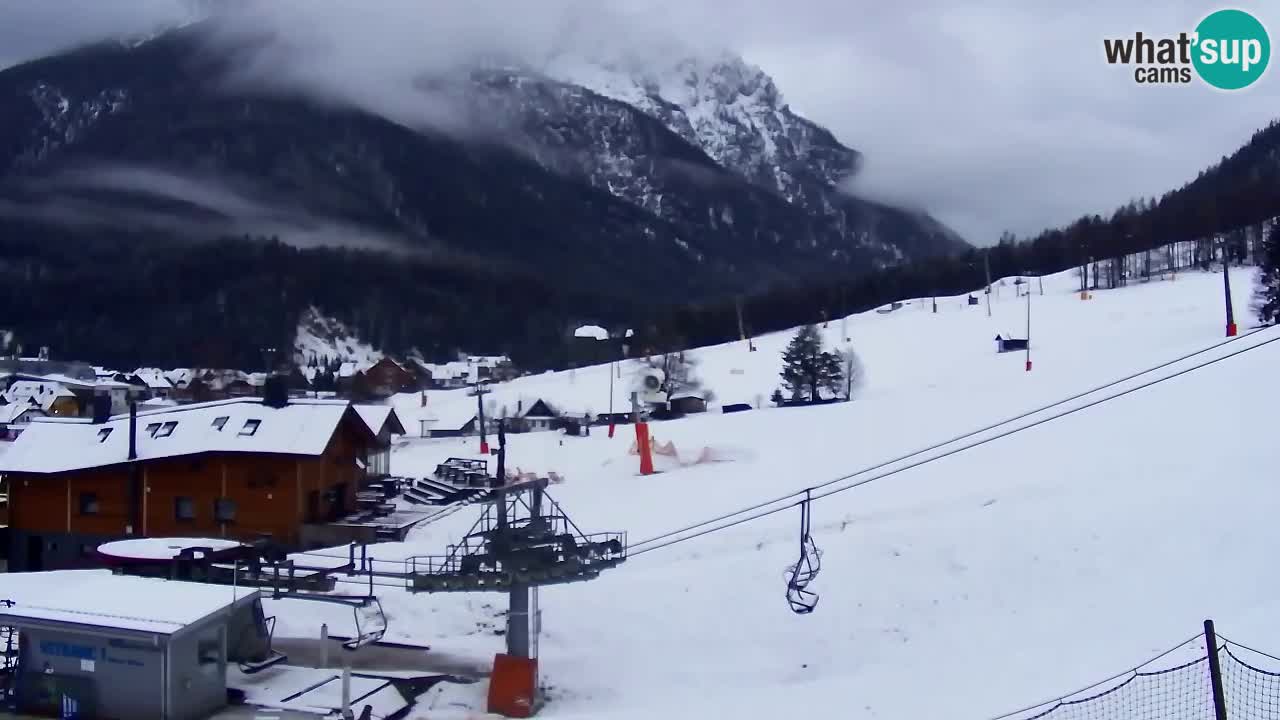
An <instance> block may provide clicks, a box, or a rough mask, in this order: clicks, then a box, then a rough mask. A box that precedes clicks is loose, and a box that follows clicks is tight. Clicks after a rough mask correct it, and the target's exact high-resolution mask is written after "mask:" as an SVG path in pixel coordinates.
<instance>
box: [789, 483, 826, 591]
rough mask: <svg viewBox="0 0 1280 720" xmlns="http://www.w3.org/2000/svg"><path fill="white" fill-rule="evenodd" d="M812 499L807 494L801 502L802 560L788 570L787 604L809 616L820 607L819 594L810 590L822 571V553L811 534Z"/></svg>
mask: <svg viewBox="0 0 1280 720" xmlns="http://www.w3.org/2000/svg"><path fill="white" fill-rule="evenodd" d="M810 503H811V499H810V497H809V493H808V492H806V493H805V499H804V500H802V501H800V558H799V559H798V560H796V562H795V564H794V565H792V566H790V567H789V568H787V575H788V577H787V604H788V605H790V606H791V611H792V612H794V613H796V614H797V615H808V614H809V613H811V612H813V611H814V609H815V608H816V607H818V594H817V593H815V592H813V591H811V590H809V584H810V583H812V582H813V579H814V578H815V577H817V576H818V571H819V570H821V569H822V551H821V550H819V549H818V546H817V545H816V544H815V543H814V542H813V537H812V536H811V535H810V534H809V529H810V522H811V518H810V513H809V506H810Z"/></svg>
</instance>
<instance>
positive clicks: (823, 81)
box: [0, 0, 1280, 244]
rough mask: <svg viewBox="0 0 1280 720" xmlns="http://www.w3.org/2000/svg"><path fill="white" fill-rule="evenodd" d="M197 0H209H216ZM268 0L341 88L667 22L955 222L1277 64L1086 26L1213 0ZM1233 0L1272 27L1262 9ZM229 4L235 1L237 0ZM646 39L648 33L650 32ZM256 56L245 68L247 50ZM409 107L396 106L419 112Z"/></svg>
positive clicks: (123, 22) (30, 27)
mask: <svg viewBox="0 0 1280 720" xmlns="http://www.w3.org/2000/svg"><path fill="white" fill-rule="evenodd" d="M203 4H205V3H202V2H200V0H0V67H3V66H6V65H9V64H12V63H15V62H20V61H22V60H25V59H28V58H32V57H38V56H40V55H43V54H46V53H49V52H52V51H54V50H57V49H59V48H61V47H64V46H67V45H70V44H74V43H77V42H82V41H86V40H90V39H94V38H97V37H101V36H105V35H113V34H122V33H141V32H147V31H150V30H152V29H154V28H155V27H156V26H158V25H162V24H165V23H172V22H175V21H179V20H182V19H184V18H186V17H189V15H190V12H191V8H192V7H198V6H200V5H203ZM213 4H217V0H214V3H213ZM232 4H235V5H250V6H254V5H255V2H254V0H232ZM615 4H616V5H619V6H625V7H626V11H625V12H626V13H627V15H626V16H625V18H624V19H620V18H619V16H618V15H617V14H616V13H613V12H611V11H610V12H606V11H602V10H601V9H600V7H601V5H604V3H600V2H598V0H593V1H592V2H583V1H581V0H542V1H541V2H525V1H524V0H359V1H357V0H351V1H350V2H346V3H343V2H337V0H271V2H269V3H256V6H257V9H256V11H255V12H254V14H252V15H248V16H242V17H247V18H249V19H243V20H241V22H242V24H246V25H253V26H259V25H268V26H275V27H281V26H285V27H288V28H290V29H291V31H292V32H294V33H296V34H297V36H298V37H301V38H304V39H305V40H306V41H308V42H311V43H313V44H315V45H316V46H322V47H324V49H325V55H324V56H323V57H324V60H325V62H320V63H316V62H310V63H307V64H306V65H305V67H306V68H308V69H309V74H308V75H306V76H303V77H295V78H294V79H296V80H298V81H299V82H303V83H315V84H325V83H339V84H342V85H343V86H344V87H345V88H346V89H347V90H348V91H349V92H356V91H357V90H359V91H363V89H364V88H368V87H372V86H373V85H374V80H376V79H383V80H385V79H386V78H388V77H398V78H408V77H410V76H411V75H412V74H413V73H414V72H416V71H417V70H418V69H419V67H420V66H424V67H425V66H435V67H439V65H440V64H441V63H450V62H457V61H461V60H463V59H465V58H466V57H469V56H470V55H471V54H493V53H499V52H508V51H509V52H511V53H512V54H513V55H515V56H517V57H519V56H522V55H526V54H529V53H542V52H546V51H547V50H548V49H549V48H554V47H557V46H559V45H561V44H564V43H566V42H571V40H570V39H568V38H571V37H572V38H577V40H578V41H581V40H582V39H584V38H586V39H591V40H593V41H594V42H595V43H597V44H600V43H602V42H603V43H604V44H606V45H608V44H619V43H626V44H629V45H631V46H632V47H633V48H634V49H637V50H638V51H644V50H647V49H648V50H652V49H657V48H661V49H658V50H657V52H659V53H667V52H669V47H670V46H669V44H667V43H666V42H665V39H666V37H665V36H667V35H670V37H671V38H674V39H676V40H678V41H680V42H685V43H693V44H696V45H700V46H705V47H708V48H710V47H714V46H725V47H729V48H732V49H734V50H737V51H739V52H741V53H742V54H743V55H744V56H745V57H746V58H747V59H748V60H749V61H751V62H753V63H756V64H758V65H760V66H761V67H762V68H764V69H765V70H766V71H767V72H769V73H770V74H771V75H772V76H773V77H774V79H775V80H776V81H777V84H778V87H779V88H780V89H781V91H782V93H783V95H784V96H785V97H786V99H787V100H788V101H789V102H790V103H791V105H792V106H793V108H794V109H796V110H797V111H799V112H800V113H802V114H804V115H806V116H808V117H809V118H811V119H813V120H815V121H817V122H819V123H821V124H823V125H826V126H827V127H829V128H830V129H831V130H832V131H833V132H834V133H835V134H836V136H837V137H838V138H840V140H841V141H843V142H844V143H845V144H847V145H850V146H851V147H854V148H856V149H858V150H860V151H862V152H863V153H864V155H865V163H866V164H865V166H864V170H863V173H862V175H861V176H860V177H859V178H858V180H857V182H856V184H855V189H856V191H858V192H861V193H864V194H867V195H872V196H876V197H881V198H886V199H890V200H893V201H895V202H898V203H902V204H910V205H913V206H917V207H920V208H923V209H925V210H928V211H929V212H931V213H933V214H934V215H935V216H936V217H938V218H940V219H942V220H943V221H944V222H947V223H948V224H950V225H951V226H952V227H954V228H955V229H957V230H958V231H960V232H961V233H962V234H963V235H964V236H965V237H966V238H967V239H969V240H970V241H971V242H975V243H978V244H986V243H989V242H992V241H994V240H995V238H996V236H998V235H999V233H1000V231H1001V230H1003V229H1010V230H1013V231H1014V232H1017V233H1018V234H1020V235H1026V234H1032V233H1035V232H1036V231H1038V230H1040V229H1042V228H1044V227H1046V226H1051V225H1061V224H1064V223H1066V222H1069V221H1070V220H1072V219H1074V218H1075V217H1077V216H1079V215H1081V214H1084V213H1088V212H1103V213H1105V212H1106V211H1108V210H1109V209H1111V208H1114V207H1115V206H1116V205H1119V204H1123V203H1125V202H1127V201H1128V200H1129V199H1131V198H1135V197H1139V196H1144V195H1145V196H1152V195H1159V194H1161V193H1162V192H1164V191H1166V190H1168V189H1171V188H1174V187H1177V186H1179V185H1181V184H1182V183H1184V182H1186V181H1188V180H1191V179H1193V178H1194V177H1195V175H1196V173H1197V172H1198V171H1199V170H1201V169H1203V168H1204V167H1206V166H1208V165H1209V164H1211V163H1213V162H1215V161H1216V160H1218V159H1219V158H1220V157H1221V156H1223V155H1225V154H1227V153H1230V152H1231V151H1233V150H1234V149H1235V148H1237V147H1238V146H1240V145H1241V144H1243V143H1244V142H1245V141H1246V140H1247V139H1248V137H1249V135H1250V134H1251V133H1252V132H1253V131H1254V130H1256V129H1257V128H1260V127H1262V126H1263V125H1265V124H1266V123H1268V122H1269V121H1270V120H1272V119H1273V118H1274V117H1276V116H1277V115H1280V102H1277V100H1280V76H1278V75H1277V73H1278V72H1280V71H1277V70H1275V69H1274V68H1273V69H1270V70H1268V73H1267V75H1266V76H1264V77H1263V79H1262V80H1261V81H1259V82H1258V83H1257V84H1256V85H1255V86H1253V87H1252V88H1250V89H1248V90H1245V91H1241V92H1236V93H1221V92H1216V91H1213V90H1210V89H1208V88H1206V87H1204V86H1202V85H1199V84H1193V85H1190V86H1177V85H1175V86H1154V87H1152V86H1140V85H1137V84H1136V83H1134V81H1133V77H1132V71H1131V70H1126V69H1124V68H1119V67H1110V66H1108V65H1106V63H1105V62H1104V61H1103V54H1102V40H1103V38H1104V37H1123V36H1125V35H1130V36H1131V35H1132V34H1133V32H1135V31H1137V30H1142V31H1144V33H1145V34H1148V35H1151V34H1170V35H1171V34H1174V33H1176V32H1178V31H1181V30H1187V31H1190V30H1192V29H1193V28H1194V26H1195V24H1196V23H1197V22H1198V21H1199V19H1200V18H1201V17H1203V16H1204V15H1205V14H1207V13H1208V12H1211V11H1212V10H1214V9H1217V8H1218V7H1220V6H1218V5H1214V4H1209V3H1206V2H1193V1H1191V0H1166V2H1163V3H1160V4H1159V8H1158V9H1155V8H1152V7H1151V6H1152V5H1153V4H1152V3H1146V2H1138V1H1137V0H1112V1H1111V2H1102V1H1095V0H1077V2H1074V3H1071V4H1066V3H1053V4H1052V5H1051V4H1049V3H1027V2H1024V1H1021V0H969V1H967V2H951V1H950V0H913V1H912V2H910V3H897V2H890V1H888V0H878V1H877V2H866V1H864V0H617V2H616V3H615ZM1232 6H1233V7H1239V8H1242V9H1245V10H1249V11H1251V12H1253V13H1254V14H1255V15H1257V16H1258V17H1259V18H1261V19H1262V21H1263V22H1264V24H1266V25H1267V26H1268V27H1269V28H1271V29H1272V31H1273V33H1274V32H1275V31H1276V30H1275V29H1276V28H1280V11H1277V10H1275V9H1271V10H1268V9H1267V8H1265V7H1264V6H1263V4H1262V3H1260V2H1255V1H1252V0H1240V1H1239V2H1235V3H1233V5H1232ZM241 12H243V11H241ZM660 40H661V41H663V42H660ZM259 70H261V68H259ZM419 109H420V108H413V107H408V108H401V110H403V111H405V112H418V111H419Z"/></svg>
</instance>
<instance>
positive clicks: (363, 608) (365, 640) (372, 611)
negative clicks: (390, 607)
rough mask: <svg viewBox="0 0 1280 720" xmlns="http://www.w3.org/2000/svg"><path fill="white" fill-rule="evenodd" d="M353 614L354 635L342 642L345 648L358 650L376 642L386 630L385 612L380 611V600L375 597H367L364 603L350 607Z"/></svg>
mask: <svg viewBox="0 0 1280 720" xmlns="http://www.w3.org/2000/svg"><path fill="white" fill-rule="evenodd" d="M352 613H353V614H354V615H355V622H356V636H355V637H353V638H351V639H350V640H348V641H346V642H344V643H342V647H344V648H346V649H347V650H358V649H360V648H362V647H364V646H365V645H369V644H371V643H375V642H378V641H379V640H381V639H382V636H383V635H385V634H386V632H387V614H386V613H385V612H383V611H382V601H380V600H378V598H376V597H371V598H368V600H367V602H366V603H365V604H364V605H358V606H356V607H355V608H353V609H352Z"/></svg>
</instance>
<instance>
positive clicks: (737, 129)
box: [545, 51, 861, 203]
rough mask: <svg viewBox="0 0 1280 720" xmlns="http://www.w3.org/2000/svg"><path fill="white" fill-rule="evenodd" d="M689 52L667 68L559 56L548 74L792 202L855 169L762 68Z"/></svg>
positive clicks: (853, 154)
mask: <svg viewBox="0 0 1280 720" xmlns="http://www.w3.org/2000/svg"><path fill="white" fill-rule="evenodd" d="M690 53H691V54H690V55H688V56H687V57H684V58H682V59H679V60H676V61H675V62H673V63H671V64H669V65H666V66H665V67H662V66H658V67H655V66H654V64H653V62H654V61H653V60H648V61H645V62H643V63H642V62H640V61H634V60H632V61H627V60H617V61H610V60H584V59H581V58H574V57H571V56H568V55H560V56H557V57H555V58H553V59H552V60H550V61H549V62H548V63H547V66H546V68H545V72H546V73H547V74H548V75H549V76H551V77H554V78H557V79H560V80H563V81H564V82H568V83H572V84H575V85H580V86H582V87H585V88H587V89H589V90H592V91H593V92H597V93H599V94H601V95H604V96H605V97H609V98H613V99H615V100H619V101H621V102H624V103H627V104H629V105H631V106H633V107H636V108H638V109H640V110H641V111H643V112H645V113H646V114H648V115H650V116H652V117H654V118H656V119H657V120H659V121H661V122H662V124H663V125H665V126H666V127H667V128H668V129H670V130H671V131H673V132H675V133H676V134H678V135H679V136H680V137H682V138H684V139H685V140H687V141H688V142H689V143H691V144H692V145H694V146H696V147H699V148H701V149H702V150H703V151H704V152H706V153H707V155H709V156H711V157H712V158H713V159H715V160H716V162H718V163H720V164H721V165H723V166H724V167H727V168H729V169H731V170H733V171H735V172H737V173H739V174H741V175H742V176H744V177H746V178H748V179H750V180H751V181H752V182H754V183H755V184H757V185H760V186H762V187H768V188H772V189H774V190H777V191H778V192H779V193H781V194H782V195H783V196H784V197H785V198H787V199H788V200H790V201H792V202H796V201H800V202H802V203H806V202H812V201H814V200H817V199H818V198H816V197H813V196H812V190H813V188H814V187H815V186H816V187H819V188H822V189H827V190H830V189H834V188H835V187H836V185H837V184H838V183H839V182H840V181H841V180H844V179H845V178H847V177H849V176H850V175H851V174H852V173H854V172H856V171H857V168H858V163H859V161H860V158H861V155H860V154H859V153H858V152H857V151H855V150H852V149H850V148H848V147H845V146H844V145H842V144H841V143H840V142H839V141H838V140H836V138H835V137H834V136H833V135H832V134H831V133H830V132H828V131H827V130H826V129H825V128H823V127H821V126H819V125H817V124H815V123H813V122H811V121H809V120H807V119H805V118H803V117H800V116H799V115H797V114H796V113H794V112H793V111H792V110H791V108H790V106H788V105H787V104H786V103H785V102H784V101H783V97H782V94H781V92H780V91H779V90H778V88H777V86H776V85H775V84H774V82H773V78H771V77H769V75H768V74H766V73H765V72H764V71H763V70H761V69H760V68H758V67H755V66H753V65H751V64H749V63H747V62H746V61H745V60H743V59H742V58H741V57H738V56H736V55H734V54H732V53H729V52H721V53H718V54H715V55H712V56H709V57H708V56H701V55H699V54H694V53H692V51H690ZM806 190H808V191H809V192H808V193H807V192H806Z"/></svg>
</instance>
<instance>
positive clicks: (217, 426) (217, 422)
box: [213, 415, 231, 432]
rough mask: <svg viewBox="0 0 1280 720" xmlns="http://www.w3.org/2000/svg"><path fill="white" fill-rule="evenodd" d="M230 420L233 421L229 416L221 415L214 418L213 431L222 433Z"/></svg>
mask: <svg viewBox="0 0 1280 720" xmlns="http://www.w3.org/2000/svg"><path fill="white" fill-rule="evenodd" d="M230 419H231V418H230V416H227V415H220V416H218V417H216V418H214V419H213V429H214V430H217V431H218V432H222V428H223V427H224V426H225V425H226V424H227V421H228V420H230Z"/></svg>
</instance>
